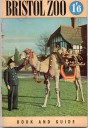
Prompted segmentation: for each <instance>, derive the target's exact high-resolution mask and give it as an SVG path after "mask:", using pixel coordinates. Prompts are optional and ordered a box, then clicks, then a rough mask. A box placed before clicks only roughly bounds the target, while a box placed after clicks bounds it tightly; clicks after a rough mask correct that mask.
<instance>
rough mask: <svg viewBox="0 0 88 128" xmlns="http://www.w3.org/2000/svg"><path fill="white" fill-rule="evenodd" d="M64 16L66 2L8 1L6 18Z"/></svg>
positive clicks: (44, 0) (46, 0) (62, 0)
mask: <svg viewBox="0 0 88 128" xmlns="http://www.w3.org/2000/svg"><path fill="white" fill-rule="evenodd" d="M60 15H61V16H64V15H66V1H64V0H18V1H16V0H6V16H30V17H31V16H60Z"/></svg>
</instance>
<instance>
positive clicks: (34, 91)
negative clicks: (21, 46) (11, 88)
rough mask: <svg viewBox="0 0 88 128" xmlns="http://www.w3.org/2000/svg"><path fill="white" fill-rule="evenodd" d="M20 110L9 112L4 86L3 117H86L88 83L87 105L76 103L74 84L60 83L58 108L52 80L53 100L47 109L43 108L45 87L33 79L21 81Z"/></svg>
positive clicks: (50, 100)
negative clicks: (59, 106)
mask: <svg viewBox="0 0 88 128" xmlns="http://www.w3.org/2000/svg"><path fill="white" fill-rule="evenodd" d="M19 81H20V84H19V110H13V111H11V112H9V111H8V110H7V90H6V86H5V85H4V82H3V86H2V94H3V96H2V97H3V99H2V101H3V102H2V109H3V111H2V115H3V116H86V113H87V83H86V81H82V83H83V92H84V98H85V103H82V102H76V101H75V97H76V90H75V86H74V84H73V83H70V82H65V81H60V97H61V108H57V107H56V95H55V85H54V81H53V80H51V99H49V100H48V105H47V108H42V107H41V105H42V104H43V102H44V96H45V85H44V84H43V82H42V83H41V84H38V83H36V82H35V81H33V79H32V78H29V79H27V78H25V79H19Z"/></svg>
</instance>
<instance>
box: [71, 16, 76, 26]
mask: <svg viewBox="0 0 88 128" xmlns="http://www.w3.org/2000/svg"><path fill="white" fill-rule="evenodd" d="M71 24H72V27H73V28H76V18H73V17H72V18H71Z"/></svg>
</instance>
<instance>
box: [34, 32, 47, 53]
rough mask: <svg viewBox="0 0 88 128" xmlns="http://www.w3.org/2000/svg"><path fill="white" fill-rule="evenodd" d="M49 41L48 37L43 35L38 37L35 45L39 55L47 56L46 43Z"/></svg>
mask: <svg viewBox="0 0 88 128" xmlns="http://www.w3.org/2000/svg"><path fill="white" fill-rule="evenodd" d="M48 39H49V35H47V34H43V35H41V36H40V40H39V42H38V43H37V44H36V45H37V47H38V49H39V50H40V52H41V54H43V55H47V54H48V52H49V48H48V47H47V42H48Z"/></svg>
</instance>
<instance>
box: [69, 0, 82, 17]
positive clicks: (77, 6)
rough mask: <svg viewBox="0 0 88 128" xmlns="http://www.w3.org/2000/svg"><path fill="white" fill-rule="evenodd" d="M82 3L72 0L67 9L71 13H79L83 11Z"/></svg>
mask: <svg viewBox="0 0 88 128" xmlns="http://www.w3.org/2000/svg"><path fill="white" fill-rule="evenodd" d="M83 9H84V7H83V4H82V3H81V2H79V1H74V2H72V3H71V4H70V7H69V10H70V12H71V13H72V14H73V15H79V14H81V13H82V12H83Z"/></svg>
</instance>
